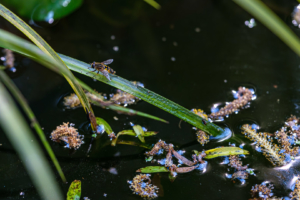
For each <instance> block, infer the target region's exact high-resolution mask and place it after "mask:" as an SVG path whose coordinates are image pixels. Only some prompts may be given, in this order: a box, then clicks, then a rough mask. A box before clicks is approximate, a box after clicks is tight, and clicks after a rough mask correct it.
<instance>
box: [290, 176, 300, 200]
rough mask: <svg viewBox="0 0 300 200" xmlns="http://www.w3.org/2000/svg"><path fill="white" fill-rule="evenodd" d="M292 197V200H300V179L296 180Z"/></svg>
mask: <svg viewBox="0 0 300 200" xmlns="http://www.w3.org/2000/svg"><path fill="white" fill-rule="evenodd" d="M290 196H291V200H297V199H300V181H299V177H298V179H297V180H296V183H295V188H294V191H293V192H291V195H290Z"/></svg>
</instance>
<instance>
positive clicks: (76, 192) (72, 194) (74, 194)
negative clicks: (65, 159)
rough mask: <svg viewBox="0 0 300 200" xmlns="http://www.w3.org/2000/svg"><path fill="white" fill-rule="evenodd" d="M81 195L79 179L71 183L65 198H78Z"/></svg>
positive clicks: (72, 199) (74, 199) (75, 199)
mask: <svg viewBox="0 0 300 200" xmlns="http://www.w3.org/2000/svg"><path fill="white" fill-rule="evenodd" d="M80 196H81V181H79V180H75V181H73V182H72V183H71V185H70V187H69V190H68V194H67V200H79V199H80Z"/></svg>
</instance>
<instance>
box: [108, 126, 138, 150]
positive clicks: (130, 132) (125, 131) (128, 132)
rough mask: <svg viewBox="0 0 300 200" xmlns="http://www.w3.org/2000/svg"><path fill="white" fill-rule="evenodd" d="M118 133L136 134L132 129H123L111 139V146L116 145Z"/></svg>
mask: <svg viewBox="0 0 300 200" xmlns="http://www.w3.org/2000/svg"><path fill="white" fill-rule="evenodd" d="M120 135H131V136H136V134H135V132H134V131H133V130H124V131H121V132H119V133H118V134H117V136H116V137H115V138H114V139H113V140H112V142H111V146H116V143H117V140H118V137H119V136H120Z"/></svg>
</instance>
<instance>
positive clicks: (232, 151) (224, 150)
mask: <svg viewBox="0 0 300 200" xmlns="http://www.w3.org/2000/svg"><path fill="white" fill-rule="evenodd" d="M194 152H195V153H196V154H197V155H198V154H199V153H201V152H198V151H195V150H194ZM205 153H206V156H205V157H204V158H206V159H211V158H216V157H219V156H230V155H239V154H245V155H246V154H249V151H247V150H244V149H241V148H239V147H219V148H215V149H210V150H207V151H205Z"/></svg>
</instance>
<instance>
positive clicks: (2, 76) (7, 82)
mask: <svg viewBox="0 0 300 200" xmlns="http://www.w3.org/2000/svg"><path fill="white" fill-rule="evenodd" d="M0 67H1V66H0ZM0 81H2V82H3V83H4V85H6V87H7V88H8V89H9V90H10V92H11V94H12V95H13V96H14V97H15V99H16V100H17V101H18V103H19V104H20V105H21V107H22V109H23V110H24V112H25V114H26V115H27V117H28V118H29V119H30V121H31V126H32V127H33V128H34V129H35V131H36V132H37V134H38V136H39V137H40V139H41V141H42V143H43V145H44V147H45V149H46V150H47V152H48V154H49V156H50V158H51V160H52V162H53V164H54V165H55V167H56V170H57V172H58V173H59V175H60V177H61V179H62V181H63V182H66V181H67V180H66V177H65V175H64V173H63V171H62V170H61V167H60V165H59V163H58V161H57V159H56V157H55V155H54V153H53V151H52V149H51V147H50V145H49V143H48V141H47V139H46V137H45V134H44V132H43V130H42V128H41V126H40V124H39V123H38V121H37V119H36V117H35V115H34V113H33V112H32V110H31V109H30V107H29V105H28V104H27V102H26V99H25V98H24V96H23V95H22V93H21V92H20V90H19V89H18V88H17V87H16V85H15V84H14V83H13V82H12V81H11V80H10V78H9V77H8V76H7V75H6V74H5V73H4V72H3V71H2V70H0Z"/></svg>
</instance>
